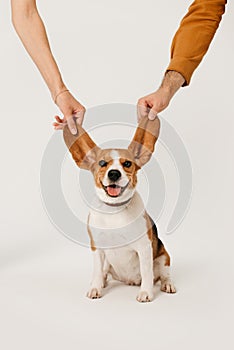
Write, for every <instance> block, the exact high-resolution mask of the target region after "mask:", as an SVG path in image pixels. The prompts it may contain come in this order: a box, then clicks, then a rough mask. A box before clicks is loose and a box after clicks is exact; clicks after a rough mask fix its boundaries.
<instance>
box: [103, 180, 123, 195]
mask: <svg viewBox="0 0 234 350" xmlns="http://www.w3.org/2000/svg"><path fill="white" fill-rule="evenodd" d="M102 186H103V188H104V190H105V191H106V193H107V194H108V196H110V197H118V196H120V195H121V194H122V193H123V191H124V190H125V188H127V186H128V183H127V185H125V186H124V187H121V186H119V185H116V184H112V185H108V186H104V185H103V184H102Z"/></svg>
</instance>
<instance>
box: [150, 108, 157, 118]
mask: <svg viewBox="0 0 234 350" xmlns="http://www.w3.org/2000/svg"><path fill="white" fill-rule="evenodd" d="M157 114H158V112H157V111H156V110H154V109H153V108H151V110H150V111H149V114H148V118H149V120H154V119H155V118H156V117H157Z"/></svg>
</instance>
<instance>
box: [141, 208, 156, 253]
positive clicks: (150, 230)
mask: <svg viewBox="0 0 234 350" xmlns="http://www.w3.org/2000/svg"><path fill="white" fill-rule="evenodd" d="M144 218H145V220H146V227H147V235H148V237H149V240H150V241H151V242H152V249H153V259H155V258H156V257H157V251H158V239H157V237H156V236H155V235H154V232H153V227H152V223H151V220H150V218H149V215H148V214H147V213H146V212H145V213H144Z"/></svg>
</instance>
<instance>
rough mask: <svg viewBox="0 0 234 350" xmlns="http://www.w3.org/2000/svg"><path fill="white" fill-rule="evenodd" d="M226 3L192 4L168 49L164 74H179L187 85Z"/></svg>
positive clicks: (206, 0)
mask: <svg viewBox="0 0 234 350" xmlns="http://www.w3.org/2000/svg"><path fill="white" fill-rule="evenodd" d="M225 4H226V0H195V1H194V2H193V3H192V4H191V6H190V7H189V10H188V13H187V14H186V16H185V17H184V18H183V19H182V21H181V23H180V27H179V29H178V30H177V32H176V34H175V36H174V38H173V41H172V46H171V61H170V64H169V66H168V68H167V71H169V70H173V71H177V72H180V73H181V74H182V75H183V76H184V78H185V83H184V85H188V84H189V82H190V79H191V77H192V74H193V72H194V70H195V69H196V68H197V66H198V65H199V64H200V62H201V60H202V58H203V57H204V55H205V54H206V52H207V50H208V48H209V45H210V43H211V41H212V39H213V37H214V35H215V32H216V30H217V28H218V26H219V23H220V21H221V18H222V15H223V13H224V11H225Z"/></svg>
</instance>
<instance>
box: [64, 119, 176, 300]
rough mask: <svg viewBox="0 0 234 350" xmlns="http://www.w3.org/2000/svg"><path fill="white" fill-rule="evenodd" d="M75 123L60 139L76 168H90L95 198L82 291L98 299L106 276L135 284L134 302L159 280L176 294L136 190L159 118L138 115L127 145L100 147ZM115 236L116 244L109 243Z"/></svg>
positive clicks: (144, 297) (143, 297) (166, 261)
mask: <svg viewBox="0 0 234 350" xmlns="http://www.w3.org/2000/svg"><path fill="white" fill-rule="evenodd" d="M77 128H78V132H77V135H72V134H71V133H70V131H69V129H68V127H67V126H65V128H64V130H63V135H64V140H65V143H66V145H67V147H68V149H69V150H70V152H71V154H72V157H73V159H74V161H75V162H76V164H77V165H78V167H80V168H82V169H86V170H89V171H91V172H92V175H93V178H94V185H95V192H96V203H98V205H97V206H96V207H95V206H92V208H91V209H90V212H89V215H88V222H87V232H88V235H89V240H90V247H91V249H92V252H93V259H94V266H93V278H92V282H91V286H90V290H89V291H88V293H87V296H88V297H89V298H91V299H96V298H100V297H101V296H102V290H103V288H104V287H105V285H106V282H107V277H108V275H111V276H112V278H113V279H115V280H118V281H121V282H124V283H126V284H128V285H139V286H140V289H139V293H138V295H137V298H136V299H137V300H138V301H139V302H149V301H151V300H153V297H154V293H153V286H154V283H155V282H156V281H158V280H160V282H161V290H162V291H164V292H167V293H175V291H176V290H175V287H174V285H173V282H172V280H171V277H170V256H169V254H168V252H167V251H166V249H165V247H164V245H163V243H162V241H161V240H160V239H159V237H158V232H157V228H156V225H155V223H154V222H153V220H152V219H151V217H150V216H149V215H148V214H147V212H146V210H145V207H144V203H143V201H142V199H141V197H140V195H139V193H138V192H137V191H136V185H137V172H138V171H139V170H140V169H141V167H142V166H144V164H146V163H147V162H148V161H149V160H150V158H151V155H152V153H153V151H154V146H155V143H156V141H157V138H158V135H159V129H160V121H159V119H158V118H156V119H155V120H153V121H152V120H149V119H148V118H147V117H144V118H142V119H141V121H140V123H139V124H138V127H137V130H136V132H135V135H134V137H133V140H132V141H131V143H130V145H129V146H128V148H127V149H101V148H99V147H98V146H97V145H96V144H95V143H94V141H93V140H92V139H91V138H90V136H89V135H88V134H87V132H86V131H85V130H84V129H83V128H82V127H81V126H80V125H78V127H77ZM97 228H99V230H97ZM97 232H98V233H97ZM116 237H117V238H118V237H119V238H120V240H119V241H118V239H117V238H116ZM116 239H117V241H118V243H120V242H121V244H114V245H112V244H111V242H112V241H115V240H116ZM104 240H105V242H106V241H108V240H109V241H108V242H109V246H107V247H104V246H103V245H102V242H103V241H104ZM124 242H125V243H124Z"/></svg>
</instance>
